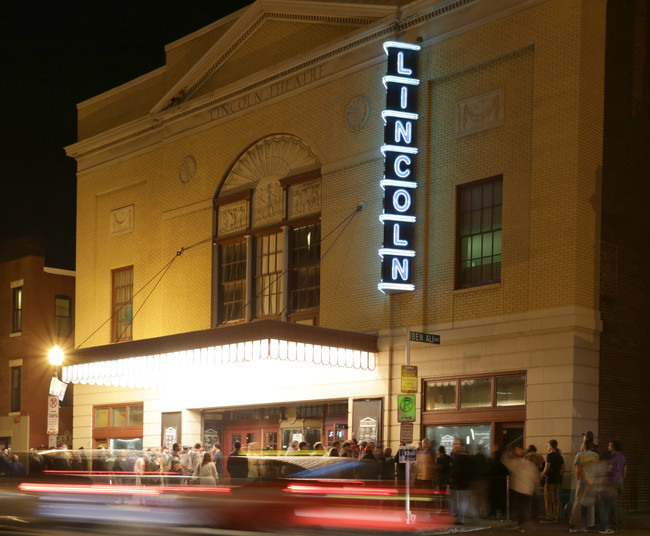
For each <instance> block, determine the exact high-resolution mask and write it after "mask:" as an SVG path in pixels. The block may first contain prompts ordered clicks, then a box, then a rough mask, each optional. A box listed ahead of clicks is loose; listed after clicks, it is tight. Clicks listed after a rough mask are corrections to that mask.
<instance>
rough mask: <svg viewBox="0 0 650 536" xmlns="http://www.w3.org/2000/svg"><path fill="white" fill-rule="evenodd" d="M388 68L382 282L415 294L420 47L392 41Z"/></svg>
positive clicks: (382, 287)
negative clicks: (414, 259)
mask: <svg viewBox="0 0 650 536" xmlns="http://www.w3.org/2000/svg"><path fill="white" fill-rule="evenodd" d="M384 50H385V51H386V55H387V56H388V68H387V73H386V76H384V77H383V79H382V82H383V84H384V87H385V88H386V109H385V110H384V111H383V112H382V113H381V116H382V118H383V120H384V144H383V145H382V146H381V152H382V154H383V155H384V177H383V179H382V180H381V182H380V186H381V188H382V190H383V196H384V212H383V214H382V215H381V216H379V220H380V221H381V223H382V225H383V226H384V243H383V247H382V248H381V249H380V250H379V255H380V257H381V259H382V261H381V282H380V283H379V284H378V285H377V288H379V290H381V291H382V292H386V291H413V290H415V285H414V284H413V257H415V249H414V245H413V240H414V235H415V232H414V231H415V221H416V220H415V189H416V188H417V182H416V181H415V171H414V169H415V160H416V155H417V153H418V148H417V144H416V142H415V133H416V125H417V120H418V117H419V116H418V113H417V110H418V108H417V103H418V102H417V101H418V93H417V88H418V85H419V84H420V80H419V79H418V78H417V76H418V53H419V51H420V45H413V44H411V43H399V42H397V41H386V42H385V43H384Z"/></svg>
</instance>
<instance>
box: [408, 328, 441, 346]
mask: <svg viewBox="0 0 650 536" xmlns="http://www.w3.org/2000/svg"><path fill="white" fill-rule="evenodd" d="M411 340H412V341H413V342H426V343H428V344H440V335H434V334H433V333H422V332H420V331H411Z"/></svg>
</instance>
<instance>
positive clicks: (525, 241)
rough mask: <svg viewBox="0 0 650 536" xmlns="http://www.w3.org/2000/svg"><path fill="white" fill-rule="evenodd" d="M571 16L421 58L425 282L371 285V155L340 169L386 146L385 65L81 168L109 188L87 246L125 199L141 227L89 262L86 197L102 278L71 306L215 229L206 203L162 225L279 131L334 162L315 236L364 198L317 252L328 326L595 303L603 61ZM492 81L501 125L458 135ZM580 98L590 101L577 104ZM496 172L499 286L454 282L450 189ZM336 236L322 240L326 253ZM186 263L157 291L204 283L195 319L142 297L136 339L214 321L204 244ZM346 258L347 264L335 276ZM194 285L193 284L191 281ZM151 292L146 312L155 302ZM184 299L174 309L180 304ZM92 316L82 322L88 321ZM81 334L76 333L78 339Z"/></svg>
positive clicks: (565, 12) (547, 16)
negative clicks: (355, 127)
mask: <svg viewBox="0 0 650 536" xmlns="http://www.w3.org/2000/svg"><path fill="white" fill-rule="evenodd" d="M580 16H581V2H579V1H578V0H573V1H571V2H564V1H551V2H547V3H544V4H542V5H540V6H538V7H535V8H531V9H528V10H525V11H522V12H520V13H518V14H516V15H513V16H510V17H507V18H504V19H499V20H497V21H494V22H491V23H489V24H486V25H484V26H481V27H479V28H477V29H474V30H472V31H469V32H466V33H461V34H459V35H456V36H454V37H452V38H450V39H447V40H443V41H441V42H440V43H437V44H434V45H433V46H431V47H428V48H426V49H425V51H423V53H422V55H421V65H422V68H421V74H420V76H421V79H422V80H423V85H422V87H421V89H420V101H421V103H422V104H421V106H422V119H421V120H420V122H419V125H418V126H419V132H418V135H419V139H420V146H421V147H422V148H423V149H424V150H422V151H421V153H420V156H419V159H418V180H419V181H420V182H421V183H422V186H421V187H420V188H419V189H418V192H417V200H416V203H417V211H418V221H419V227H418V228H417V240H418V245H417V249H418V256H417V258H416V260H415V267H416V285H417V287H418V289H423V285H424V284H426V289H425V292H415V293H411V294H403V295H395V296H392V297H388V296H384V295H382V294H381V293H379V292H378V291H377V290H376V284H377V282H378V279H379V271H380V259H379V257H378V255H377V249H378V247H379V246H380V244H381V226H380V225H379V224H377V216H378V215H379V214H380V213H381V191H380V189H379V186H378V182H379V179H380V177H381V172H382V163H381V159H380V158H377V157H371V156H369V157H367V158H365V159H362V160H361V161H358V162H355V163H354V165H352V166H351V167H346V166H342V167H337V164H336V163H337V162H344V161H345V160H346V159H352V158H354V157H357V156H358V155H363V154H365V153H368V151H374V150H378V147H379V145H380V144H381V139H382V137H383V124H382V121H381V117H380V111H381V109H382V108H383V103H384V102H383V101H384V99H385V97H384V91H383V87H382V86H381V82H380V79H381V76H382V75H383V74H384V70H385V64H384V63H383V62H380V63H378V64H375V65H372V66H369V67H367V68H365V69H363V70H360V71H358V72H356V73H353V74H350V75H349V76H346V77H344V78H339V79H335V80H332V81H331V82H328V83H325V84H322V85H320V86H317V87H314V88H313V89H311V90H309V91H303V92H299V93H295V94H292V95H290V96H288V98H284V99H282V100H278V101H275V102H272V103H269V104H268V105H267V106H263V107H259V108H256V109H252V110H251V111H250V112H249V113H245V114H242V115H239V116H238V117H233V118H232V119H231V120H229V121H225V122H222V123H220V124H217V125H215V126H214V127H212V128H209V129H206V130H203V131H200V132H196V133H194V134H191V135H189V136H185V137H180V138H178V139H175V140H173V141H170V142H168V143H164V144H163V145H160V146H158V147H157V148H156V149H155V150H152V151H151V152H150V153H147V154H144V155H141V156H138V157H136V158H134V159H132V160H131V161H127V162H120V163H117V164H115V165H112V166H108V167H105V168H104V169H102V170H101V171H98V172H96V173H89V174H88V175H86V176H84V177H83V178H82V179H81V180H80V195H82V192H83V191H84V183H86V182H89V181H92V182H93V183H94V184H93V186H92V188H93V189H94V190H95V191H96V192H103V193H102V195H101V196H100V197H99V198H98V199H97V200H96V206H97V209H96V210H97V215H96V219H97V222H96V224H95V225H96V226H97V232H96V234H94V235H92V237H93V239H96V240H98V242H97V243H103V241H104V240H105V238H106V236H107V230H106V224H107V222H108V216H107V214H108V212H109V211H110V210H111V209H113V208H117V207H120V206H122V205H126V204H129V203H135V205H136V209H135V211H136V228H135V230H134V232H133V233H131V234H129V235H122V236H118V237H113V238H110V239H109V240H108V243H107V246H106V247H102V248H101V251H99V252H98V253H97V255H96V258H95V259H91V257H92V254H91V253H90V252H88V251H87V248H88V247H90V248H91V249H92V247H93V246H92V244H86V242H85V241H86V239H87V238H90V236H88V237H86V232H87V231H86V223H90V222H91V221H92V220H93V218H95V215H94V214H93V212H94V209H93V208H92V206H93V205H92V204H87V203H86V202H85V201H84V203H83V204H82V203H80V209H79V221H80V222H81V223H82V226H81V227H80V230H79V233H80V236H79V239H80V240H79V244H80V257H79V259H78V263H79V264H78V266H79V267H80V268H84V270H80V272H85V268H86V267H92V264H93V263H97V266H96V268H92V269H91V272H92V271H94V272H96V276H95V277H96V281H94V284H95V285H98V295H97V297H96V302H93V303H90V302H88V301H87V299H86V298H85V297H84V298H83V299H81V300H80V306H81V307H82V308H83V310H85V309H86V308H87V309H89V310H90V309H92V308H93V307H95V306H96V304H101V303H107V302H106V300H107V299H108V297H109V289H107V288H104V289H103V290H102V285H105V284H106V283H102V281H103V280H104V281H108V276H107V275H106V274H107V273H110V269H111V268H115V267H119V266H121V265H123V264H125V263H127V262H132V263H134V264H135V265H136V287H138V286H139V285H143V284H144V283H146V282H147V281H148V280H149V278H150V277H152V276H153V275H154V274H155V273H156V272H157V270H159V269H160V268H161V267H162V266H163V265H164V264H165V263H166V262H167V261H168V259H169V258H170V255H173V254H174V253H175V251H177V250H178V249H179V248H180V247H183V246H189V245H192V244H194V243H195V242H197V241H200V240H203V239H205V238H207V237H208V236H209V235H210V233H211V228H212V223H211V221H212V215H211V212H210V211H209V210H201V211H199V212H192V211H189V212H187V213H181V214H179V215H174V216H173V217H169V219H166V220H164V222H162V221H161V219H162V218H163V215H164V214H167V215H169V214H172V213H173V212H174V211H176V210H178V209H179V208H180V207H188V206H192V205H193V204H196V203H205V202H207V201H208V200H209V199H210V198H211V197H212V196H213V195H214V192H215V191H216V189H217V186H218V184H219V183H220V181H221V180H222V178H223V177H224V176H225V174H226V173H227V171H228V169H229V167H230V166H231V165H232V164H233V163H234V162H235V161H236V159H237V157H238V155H239V154H240V153H241V152H242V151H243V150H245V149H246V148H247V147H249V146H250V145H251V144H253V143H254V142H255V141H256V140H258V139H260V138H262V137H264V136H266V135H270V134H274V133H279V132H288V133H291V134H294V135H298V136H299V137H301V138H302V139H303V140H305V141H306V143H307V144H308V145H310V146H311V147H312V149H313V150H314V151H315V152H316V154H317V155H318V156H319V157H320V159H321V163H322V164H323V165H324V166H326V167H327V166H330V168H331V169H332V171H331V173H329V174H326V175H325V176H324V177H323V205H322V221H323V236H325V235H327V234H328V233H329V232H330V230H332V229H333V228H334V227H335V226H336V225H338V224H339V223H340V222H341V221H343V219H344V218H345V217H346V216H348V215H349V214H350V213H351V212H352V211H353V210H354V208H355V206H356V204H357V203H358V202H361V201H363V202H365V203H366V208H365V210H364V211H362V212H360V213H359V214H357V215H356V216H355V217H354V219H353V221H352V223H351V224H350V226H349V227H348V229H346V232H345V233H343V235H342V236H341V237H339V238H338V239H337V241H336V244H335V245H334V247H333V248H332V249H331V251H330V252H328V253H327V257H326V258H325V259H324V261H323V266H322V302H321V319H322V323H323V324H324V325H327V326H330V327H336V328H344V329H350V330H357V331H372V330H375V329H377V328H378V327H381V328H383V327H392V326H399V325H405V323H411V324H414V323H419V324H433V323H438V322H449V321H457V320H463V319H468V318H482V317H489V316H492V315H500V314H511V313H518V312H523V311H526V310H535V309H544V308H549V307H557V306H562V305H568V304H577V305H581V306H585V307H597V297H596V295H595V293H594V286H595V283H594V281H595V276H596V274H595V273H594V270H593V268H592V267H593V266H594V260H595V258H596V255H597V249H596V248H594V246H593V241H594V240H593V238H594V236H595V235H596V232H597V225H598V222H597V221H596V218H595V216H594V211H593V205H592V204H591V203H592V198H593V195H594V193H595V191H596V178H595V177H596V170H597V168H598V165H599V155H600V148H599V144H598V142H597V140H598V136H599V135H600V128H601V126H602V125H601V124H600V120H599V119H598V116H599V113H598V107H597V105H598V102H599V101H598V99H599V98H600V97H599V95H600V93H599V89H598V88H599V86H598V83H597V82H598V80H599V77H600V78H601V79H602V63H599V62H597V61H586V60H583V59H582V58H584V57H586V56H588V55H586V54H584V48H580V47H581V46H582V47H587V46H589V45H590V43H591V42H592V41H593V40H594V37H593V35H592V34H593V33H594V32H596V31H597V29H598V28H597V26H595V25H593V24H585V25H582V26H581V24H580ZM278 24H279V23H278ZM461 52H462V54H461ZM499 88H502V89H503V91H504V108H505V118H504V123H503V125H502V126H501V127H497V128H492V129H489V130H486V131H484V132H480V133H477V134H473V135H469V136H464V137H460V138H456V137H455V135H454V129H455V127H454V124H455V123H454V122H455V105H456V103H457V102H458V101H460V100H462V99H465V98H468V97H471V96H476V95H480V94H482V93H485V92H487V91H491V90H494V89H499ZM358 94H363V95H365V96H366V98H367V99H368V100H369V102H370V113H371V115H370V118H369V120H368V123H367V125H366V127H365V128H364V129H363V130H361V131H359V132H351V131H350V130H348V129H347V128H346V127H345V124H344V112H345V107H346V106H347V103H348V102H349V101H350V99H351V98H353V97H354V96H356V95H358ZM581 95H584V96H585V99H586V100H587V101H588V103H587V105H585V106H582V107H578V106H577V105H576V102H577V99H578V98H579V97H580V96H581ZM314 103H317V105H315V104H314ZM428 131H430V134H429V133H428ZM427 144H428V147H429V148H430V152H429V151H428V150H427V149H426V148H425V147H426V146H427ZM188 154H191V155H193V156H194V157H195V158H196V160H197V163H198V173H197V177H196V178H195V180H194V181H193V182H192V183H190V184H189V185H184V184H182V183H181V182H180V181H179V180H178V166H179V165H180V162H181V161H182V159H183V157H184V156H185V155H188ZM376 154H378V153H376ZM497 174H503V177H504V239H503V272H502V283H501V284H500V285H496V286H489V287H485V288H480V289H471V290H465V291H454V290H453V284H454V282H453V271H454V254H455V245H454V236H455V221H454V214H455V187H456V185H458V184H462V183H465V182H469V181H472V180H477V179H481V178H485V177H489V176H492V175H497ZM136 183H137V184H138V185H137V186H134V184H136ZM181 212H182V211H181ZM165 217H168V216H165ZM88 218H90V219H88ZM425 225H428V229H426V230H425V229H424V227H425ZM336 236H337V234H336V233H335V234H333V235H332V236H331V237H330V238H328V240H329V242H328V241H326V242H325V244H324V251H326V250H327V248H328V247H329V245H331V242H332V241H333V240H334V239H335V237H336ZM145 246H146V247H145ZM149 251H150V253H149ZM199 251H200V253H198V252H199ZM192 256H193V257H192V258H195V256H196V257H197V258H198V257H200V256H202V257H201V260H196V261H190V260H188V259H189V256H188V257H185V258H181V259H179V261H177V262H176V263H175V265H174V267H173V270H172V271H170V275H169V277H167V278H166V280H165V281H163V283H162V284H161V288H160V290H161V292H160V293H159V296H160V298H159V299H161V300H162V299H163V298H162V296H166V299H167V300H169V299H171V296H175V295H176V294H177V293H176V292H175V290H174V288H175V287H174V285H173V284H175V283H178V282H179V281H184V282H186V284H187V285H189V286H187V287H185V285H183V288H186V289H187V290H188V291H190V290H191V289H193V288H194V289H198V288H201V289H203V291H202V292H201V293H200V297H198V300H199V302H200V303H201V306H200V312H199V313H198V314H197V313H196V312H195V305H196V300H197V296H195V297H194V298H193V299H191V300H189V301H187V302H186V305H185V307H187V310H184V309H183V306H182V305H181V303H179V304H178V305H179V306H181V309H180V310H179V311H178V312H179V313H180V314H179V315H178V316H179V317H182V318H183V320H180V319H176V320H175V319H173V318H169V319H168V318H167V316H166V315H165V314H162V315H160V316H159V318H158V319H157V320H153V319H152V318H151V316H152V315H157V313H153V310H154V309H156V308H155V307H152V306H149V307H147V308H145V309H143V311H142V312H141V313H140V315H141V318H139V322H138V324H139V325H140V324H144V325H146V326H150V329H145V331H144V332H142V335H144V333H146V334H147V336H154V335H155V334H162V333H171V332H174V331H179V330H180V331H185V330H188V329H202V328H204V327H206V326H207V325H209V320H208V319H207V318H206V317H207V316H209V299H208V298H205V296H207V295H208V294H209V288H210V278H209V275H208V274H209V272H210V256H211V252H210V248H209V247H207V246H205V247H201V248H200V249H197V250H196V251H193V252H192ZM87 263H90V264H87ZM142 263H145V264H146V267H143V266H141V264H142ZM196 263H198V264H196ZM346 264H347V265H352V266H354V267H355V269H353V270H349V269H341V267H343V268H345V266H346ZM197 269H198V270H200V271H201V273H202V275H201V276H198V279H197V276H196V275H190V274H193V273H194V271H195V270H197ZM83 277H86V276H83ZM192 280H194V281H196V283H195V285H196V286H192V285H190V284H189V282H190V281H192ZM81 288H82V290H81V292H82V293H87V292H92V290H90V289H88V288H87V287H86V286H85V285H82V287H81ZM151 299H152V300H154V301H152V302H151V305H153V304H155V303H162V302H156V301H155V300H156V298H151ZM178 299H179V300H180V301H181V302H183V298H178ZM350 302H352V303H354V304H359V306H362V307H363V309H364V311H365V312H364V314H363V315H359V314H358V312H357V310H356V308H355V307H353V308H351V307H349V306H348V304H349V303H350ZM136 306H137V304H136ZM190 309H191V311H190ZM147 310H149V312H147ZM104 314H105V313H104ZM90 316H92V315H89V318H90ZM100 316H101V315H100ZM191 319H194V320H191ZM97 320H98V319H97V318H94V319H93V322H90V324H91V325H96V321H97ZM163 324H164V327H163ZM181 325H182V327H181ZM88 329H89V327H88V328H86V329H85V330H80V335H81V333H83V332H87V331H88ZM137 329H142V328H141V327H138V328H137ZM136 333H140V332H138V331H137V332H136ZM137 336H140V335H137Z"/></svg>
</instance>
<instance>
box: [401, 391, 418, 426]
mask: <svg viewBox="0 0 650 536" xmlns="http://www.w3.org/2000/svg"><path fill="white" fill-rule="evenodd" d="M397 422H415V395H397Z"/></svg>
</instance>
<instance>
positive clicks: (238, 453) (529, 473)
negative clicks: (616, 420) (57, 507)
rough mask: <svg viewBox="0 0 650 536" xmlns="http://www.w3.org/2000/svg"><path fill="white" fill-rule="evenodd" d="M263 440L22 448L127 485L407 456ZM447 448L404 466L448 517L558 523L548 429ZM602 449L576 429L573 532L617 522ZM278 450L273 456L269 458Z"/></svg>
mask: <svg viewBox="0 0 650 536" xmlns="http://www.w3.org/2000/svg"><path fill="white" fill-rule="evenodd" d="M400 446H402V444H400ZM270 448H271V447H268V448H267V449H263V450H262V451H257V450H256V448H255V445H252V444H249V445H247V446H246V450H244V449H242V445H241V443H240V442H239V441H236V442H235V443H234V445H233V449H232V451H231V452H230V453H228V454H225V453H224V452H222V450H221V445H220V443H219V442H216V443H215V444H214V445H212V447H211V448H208V449H205V448H204V447H203V445H202V444H201V443H200V442H197V443H196V444H195V445H194V447H193V448H190V447H187V446H183V447H182V446H181V445H180V444H179V443H174V444H173V445H172V447H171V449H170V448H168V447H162V448H161V449H160V450H156V451H154V450H153V449H148V450H146V451H143V452H142V451H141V452H138V451H136V450H135V449H128V450H126V449H121V450H118V451H116V452H115V453H113V452H111V451H110V450H107V449H105V448H103V447H101V446H100V447H99V448H98V449H96V450H95V451H93V453H92V454H91V455H90V456H87V455H86V453H85V451H84V449H83V447H80V448H79V449H78V450H76V451H71V450H69V449H68V448H67V446H66V445H62V446H61V447H60V448H59V449H56V450H54V451H45V453H40V449H34V450H33V451H32V452H30V460H29V470H30V474H36V475H38V474H41V473H42V472H43V471H45V470H46V469H48V470H53V471H65V472H73V473H74V472H81V473H84V472H87V471H92V473H93V474H94V475H96V476H98V477H102V476H104V477H105V478H106V479H107V481H111V482H114V483H128V484H135V485H150V484H167V485H171V484H180V485H192V484H200V485H203V486H214V485H218V484H220V483H222V482H228V483H230V484H233V483H234V484H237V483H244V482H250V481H253V480H264V479H272V478H275V477H277V476H288V475H291V474H293V473H294V472H296V471H298V470H299V469H300V466H301V464H299V463H292V462H291V458H286V457H291V456H301V455H302V456H326V457H328V458H341V459H346V461H354V462H356V463H350V464H339V465H338V466H333V467H334V469H335V470H338V471H339V472H338V473H333V474H331V476H336V477H338V478H355V479H363V480H384V481H395V480H396V481H398V482H399V481H404V480H405V479H406V477H407V470H406V468H407V464H406V462H405V460H404V459H400V453H399V452H397V453H393V451H392V449H391V448H389V447H386V448H382V447H380V446H375V445H374V444H373V443H370V442H366V441H360V442H359V441H357V440H355V439H354V438H353V439H351V440H348V441H335V442H333V443H332V444H331V445H329V446H328V447H325V446H324V445H323V443H321V442H317V443H315V444H314V445H313V446H312V445H309V444H308V443H307V442H306V441H293V442H292V443H291V444H290V445H289V446H288V448H287V449H286V451H281V452H275V451H274V452H270V451H269V449H270ZM450 450H451V452H450V453H447V451H446V448H445V446H443V445H439V446H438V447H437V448H436V446H435V444H434V443H433V442H432V441H431V440H430V439H428V438H424V439H423V440H422V441H420V442H419V443H418V446H417V450H416V460H415V464H414V466H410V467H409V469H410V471H408V472H409V473H410V475H411V477H412V482H413V485H414V486H415V487H416V488H420V489H427V490H429V489H430V490H437V491H442V492H445V493H444V494H443V495H444V496H445V497H448V506H449V508H450V509H451V510H452V512H453V513H454V514H455V515H456V523H457V524H464V523H465V522H466V520H467V519H468V518H470V519H479V518H485V517H490V516H495V517H501V516H503V515H504V514H505V512H506V508H507V504H510V505H511V506H512V509H513V510H514V512H516V515H517V521H518V528H519V530H520V531H521V532H525V531H526V526H527V524H529V523H531V522H532V521H535V520H539V521H540V522H541V523H557V522H558V521H559V520H560V519H561V518H562V517H563V515H564V512H563V504H562V503H561V500H560V495H561V493H560V492H561V490H562V489H563V475H564V473H565V472H566V469H567V468H566V461H565V457H564V456H563V455H562V454H561V453H560V450H559V448H558V442H557V441H556V440H555V439H551V440H549V441H548V444H547V453H546V456H545V457H544V456H542V455H541V454H540V453H538V452H537V449H536V447H535V446H534V445H529V446H528V449H527V450H523V449H521V448H518V447H516V446H508V447H507V448H505V449H500V448H495V447H494V448H492V450H491V452H489V453H488V454H486V452H485V448H484V447H483V445H481V444H478V445H474V446H473V447H472V448H471V449H468V448H467V447H466V445H465V444H464V442H463V440H462V439H455V440H454V441H453V443H452V445H451V449H450ZM470 450H471V451H470ZM255 453H257V454H258V456H255V455H254V454H255ZM274 454H278V455H281V456H274ZM602 454H603V456H602V457H601V453H599V450H598V447H597V445H595V443H594V434H593V433H592V432H585V433H584V434H583V439H582V442H581V447H580V451H579V452H578V453H577V454H576V455H575V457H574V458H573V468H574V472H575V479H576V488H575V498H574V500H573V506H572V510H571V513H570V519H569V527H570V529H569V530H570V532H572V533H574V532H587V530H588V528H590V527H596V524H598V526H597V528H598V529H599V532H600V533H601V534H612V533H614V532H615V530H616V529H617V528H621V527H622V515H621V508H620V497H621V495H622V493H623V486H624V481H625V476H626V471H627V465H626V459H625V456H624V455H623V454H622V453H621V446H620V442H619V441H616V440H614V441H611V442H610V443H609V445H608V453H607V454H606V455H605V453H602ZM280 459H281V463H280V462H277V461H276V460H280ZM297 461H298V460H294V462H297ZM312 461H315V460H312ZM329 462H334V460H329ZM319 463H320V462H319ZM302 465H303V466H304V465H305V464H302ZM288 468H289V469H288ZM25 473H26V469H25V466H24V465H23V463H21V461H20V459H19V457H18V455H15V454H14V455H12V454H10V453H9V450H8V449H7V448H5V449H3V450H2V452H1V453H0V476H4V475H6V476H22V475H25ZM567 487H568V486H567ZM447 492H448V493H447ZM541 497H543V500H540V498H541ZM508 499H510V502H508Z"/></svg>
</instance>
